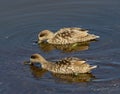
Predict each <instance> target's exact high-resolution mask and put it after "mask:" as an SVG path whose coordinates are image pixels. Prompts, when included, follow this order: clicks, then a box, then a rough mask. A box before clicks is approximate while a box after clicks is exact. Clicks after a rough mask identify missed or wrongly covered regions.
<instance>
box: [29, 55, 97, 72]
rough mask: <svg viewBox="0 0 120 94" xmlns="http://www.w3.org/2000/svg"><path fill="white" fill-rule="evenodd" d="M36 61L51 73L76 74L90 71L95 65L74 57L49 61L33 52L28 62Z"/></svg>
mask: <svg viewBox="0 0 120 94" xmlns="http://www.w3.org/2000/svg"><path fill="white" fill-rule="evenodd" d="M35 62H38V63H40V64H41V67H42V68H43V69H46V70H48V71H50V72H53V73H59V74H78V73H90V71H91V70H92V69H95V68H97V66H96V65H95V66H91V65H89V64H87V63H86V61H84V60H81V59H79V58H76V57H67V58H63V59H61V60H59V61H57V62H49V61H47V60H46V59H45V58H44V57H42V56H41V55H40V54H33V55H32V56H31V58H30V63H31V64H33V63H35Z"/></svg>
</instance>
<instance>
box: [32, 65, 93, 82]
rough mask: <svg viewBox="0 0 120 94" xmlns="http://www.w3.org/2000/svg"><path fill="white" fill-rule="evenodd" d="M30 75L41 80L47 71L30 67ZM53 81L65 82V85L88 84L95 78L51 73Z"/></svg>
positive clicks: (87, 74)
mask: <svg viewBox="0 0 120 94" xmlns="http://www.w3.org/2000/svg"><path fill="white" fill-rule="evenodd" d="M30 69H31V73H32V75H33V76H34V77H35V78H41V77H43V76H44V74H45V73H47V72H48V71H47V70H45V69H42V68H40V67H36V66H34V65H30ZM51 75H52V77H53V79H55V81H60V82H65V83H81V82H89V81H91V80H92V79H95V76H94V75H93V74H91V73H85V74H79V75H73V74H56V73H51Z"/></svg>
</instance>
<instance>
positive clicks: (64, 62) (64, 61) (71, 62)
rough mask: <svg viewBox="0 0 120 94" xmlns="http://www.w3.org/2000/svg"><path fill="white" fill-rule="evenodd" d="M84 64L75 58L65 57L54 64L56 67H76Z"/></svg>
mask: <svg viewBox="0 0 120 94" xmlns="http://www.w3.org/2000/svg"><path fill="white" fill-rule="evenodd" d="M84 63H85V61H84V60H81V59H79V58H76V57H66V58H63V59H61V60H59V61H57V62H56V64H58V65H76V66H80V65H81V64H84Z"/></svg>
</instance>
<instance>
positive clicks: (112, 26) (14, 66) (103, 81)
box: [0, 0, 120, 94]
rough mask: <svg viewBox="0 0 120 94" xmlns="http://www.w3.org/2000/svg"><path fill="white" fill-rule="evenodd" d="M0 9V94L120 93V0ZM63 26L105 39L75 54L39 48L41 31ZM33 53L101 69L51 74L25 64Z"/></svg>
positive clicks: (7, 4)
mask: <svg viewBox="0 0 120 94" xmlns="http://www.w3.org/2000/svg"><path fill="white" fill-rule="evenodd" d="M0 6H1V8H0V75H1V76H0V94H8V93H10V94H43V93H48V94H63V93H64V94H65V93H66V94H79V93H81V94H113V93H115V94H119V92H120V89H119V88H120V75H119V72H120V56H119V55H120V44H119V43H120V42H119V40H120V37H119V35H120V21H119V19H120V7H119V6H120V1H118V0H114V1H113V0H60V1H58V0H57V1H55V0H34V1H33V0H20V1H16V0H10V1H9V0H1V1H0ZM62 27H82V28H86V29H88V30H89V31H90V32H91V33H94V34H96V35H99V36H100V39H99V41H96V42H92V43H88V44H85V45H82V47H81V46H80V47H81V48H79V47H78V48H74V49H71V48H69V49H70V51H71V52H69V49H68V51H67V52H66V50H62V49H60V48H59V47H51V46H50V47H51V48H49V49H48V48H45V47H46V44H45V45H42V46H38V45H37V44H36V43H35V41H36V40H37V34H38V33H39V31H41V30H43V29H50V30H53V31H54V32H55V31H56V30H58V29H60V28H62ZM33 53H40V54H41V55H43V56H44V57H46V59H48V60H51V61H52V60H53V61H54V60H57V59H60V58H62V57H66V56H76V57H79V58H83V59H85V60H87V61H88V63H90V64H95V65H98V66H99V68H97V69H95V70H93V71H92V74H84V75H80V76H78V77H75V76H71V75H56V74H51V73H49V72H47V71H45V70H42V69H40V68H38V67H35V66H27V65H24V64H23V62H24V61H25V60H28V59H29V57H30V55H31V54H33Z"/></svg>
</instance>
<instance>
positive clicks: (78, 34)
mask: <svg viewBox="0 0 120 94" xmlns="http://www.w3.org/2000/svg"><path fill="white" fill-rule="evenodd" d="M97 38H99V36H96V35H94V34H89V33H88V30H85V29H82V28H77V27H72V28H62V29H60V30H58V31H57V32H56V33H53V32H51V31H50V30H43V31H41V32H40V33H39V34H38V43H41V42H43V41H45V40H46V41H47V42H48V43H50V44H71V43H76V42H85V41H90V40H94V39H97Z"/></svg>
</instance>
